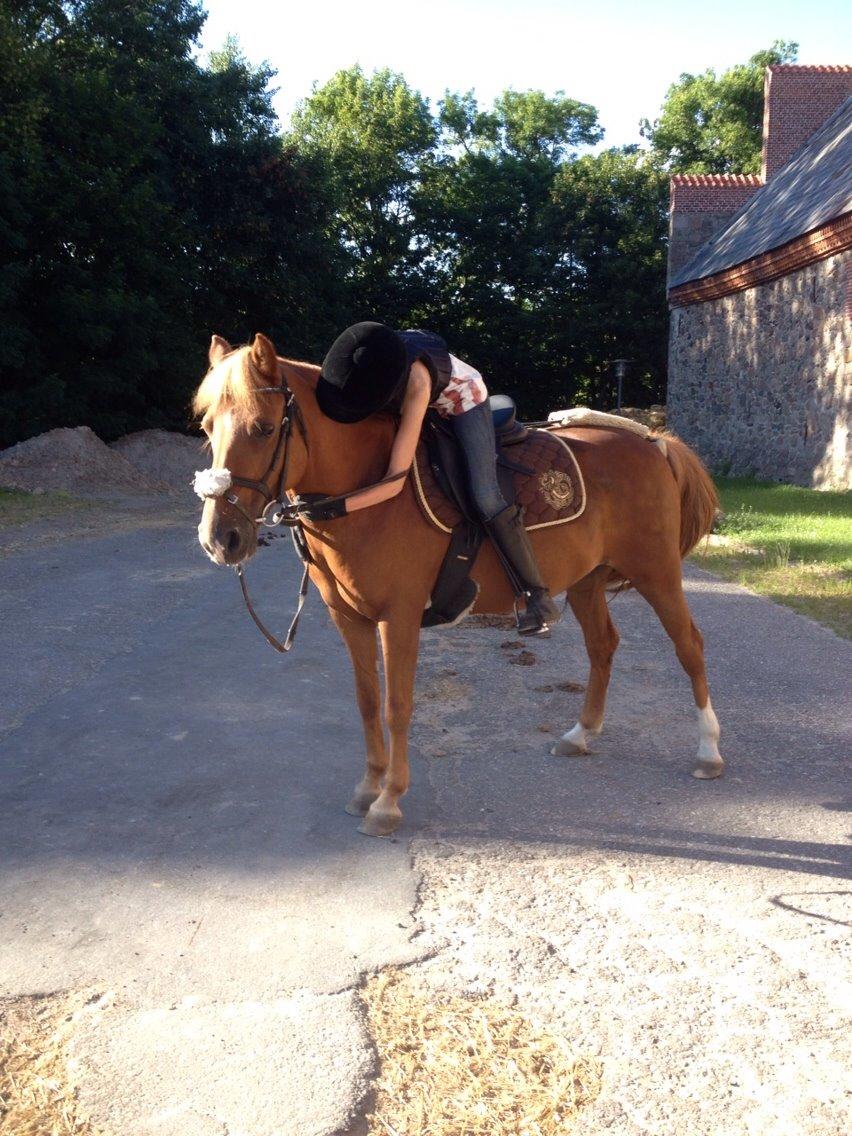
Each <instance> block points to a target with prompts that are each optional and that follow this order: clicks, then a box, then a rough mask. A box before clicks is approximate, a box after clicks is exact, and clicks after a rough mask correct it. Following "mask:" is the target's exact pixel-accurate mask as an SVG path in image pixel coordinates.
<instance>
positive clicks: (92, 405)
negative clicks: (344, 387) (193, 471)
mask: <svg viewBox="0 0 852 1136" xmlns="http://www.w3.org/2000/svg"><path fill="white" fill-rule="evenodd" d="M203 19H204V16H203V12H202V10H201V7H200V5H199V4H196V3H193V2H191V0H141V2H139V3H134V4H121V5H116V4H114V3H111V2H110V0H77V2H74V3H67V2H66V3H58V2H54V3H51V2H48V0H36V2H33V0H29V2H27V3H23V4H19V5H17V6H15V8H14V10H13V9H11V8H10V7H8V6H4V7H3V8H2V10H0V62H2V64H3V66H2V67H0V107H2V108H3V110H2V111H0V243H2V249H0V252H2V254H3V256H2V269H0V321H2V329H0V330H2V334H0V365H2V368H3V389H2V392H0V400H2V401H0V409H2V432H0V445H3V444H8V443H10V442H12V441H15V440H17V439H18V438H20V437H24V436H27V435H28V434H32V433H34V432H37V431H39V430H43V429H47V428H49V427H51V426H57V425H76V424H79V423H86V424H89V425H91V426H92V427H93V428H95V429H96V430H98V432H100V433H102V434H103V435H104V436H105V437H112V436H115V435H116V434H118V433H122V432H124V431H125V430H129V429H133V428H137V427H140V426H146V425H148V426H150V425H168V426H178V427H180V426H182V425H184V424H185V423H186V420H187V419H186V416H187V411H186V404H187V398H188V394H189V392H190V390H191V388H192V386H193V385H194V384H195V382H197V379H198V376H199V372H200V371H201V369H202V368H203V365H204V359H205V351H206V344H207V341H208V339H209V335H210V332H211V331H212V330H217V331H222V332H224V333H225V334H228V335H229V336H231V337H233V338H235V339H241V338H246V337H247V336H248V334H249V333H250V332H251V331H253V330H256V329H257V328H259V327H263V328H264V329H265V330H268V331H270V332H271V333H272V334H274V335H276V336H277V337H278V339H279V341H280V342H281V344H282V349H284V350H288V351H292V352H293V353H306V354H308V353H309V354H315V353H316V352H317V351H318V349H319V346H320V341H325V340H326V339H327V336H328V335H329V334H330V333H331V329H332V328H333V327H334V326H335V325H336V323H337V321H338V318H339V313H338V311H337V308H336V307H335V303H336V301H335V299H334V297H332V296H329V295H328V289H327V287H326V285H325V283H324V281H323V271H324V270H325V269H326V268H327V267H328V266H329V265H332V271H333V265H334V262H335V257H336V256H337V255H338V254H337V250H336V247H335V245H334V244H333V242H331V241H330V240H329V239H328V238H327V237H326V236H325V235H324V232H323V229H324V221H325V213H326V211H327V210H326V206H325V205H324V198H323V191H322V186H321V184H319V179H320V176H321V172H320V171H318V170H313V169H311V168H310V167H309V165H308V164H307V163H306V162H304V161H303V160H302V159H301V158H300V157H298V156H297V155H295V154H294V153H293V152H292V151H289V152H288V151H283V152H282V148H281V143H280V139H279V138H278V136H277V132H276V128H277V123H276V119H275V115H274V113H273V110H272V107H271V102H270V92H269V88H268V83H269V80H270V79H271V72H270V71H269V69H268V68H266V67H265V66H261V67H259V68H252V67H250V66H249V65H248V64H247V63H246V61H245V60H244V59H243V58H242V56H241V55H240V53H239V51H238V48H237V46H236V45H235V44H234V43H230V44H227V45H226V47H225V49H224V50H223V51H222V52H220V53H217V54H214V56H213V58H212V60H211V64H210V67H209V68H204V67H202V66H200V65H199V63H198V62H197V61H196V59H195V58H194V56H193V48H194V46H195V43H196V42H197V37H198V35H199V32H200V30H201V27H202V24H203Z"/></svg>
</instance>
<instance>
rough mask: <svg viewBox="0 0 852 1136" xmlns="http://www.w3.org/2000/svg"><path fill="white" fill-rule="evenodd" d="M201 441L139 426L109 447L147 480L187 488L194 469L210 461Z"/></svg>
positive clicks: (178, 488)
mask: <svg viewBox="0 0 852 1136" xmlns="http://www.w3.org/2000/svg"><path fill="white" fill-rule="evenodd" d="M202 445H203V439H201V438H200V437H195V438H188V437H187V436H186V435H185V434H176V433H174V432H172V431H170V430H139V431H138V432H137V433H136V434H125V436H124V437H123V438H119V439H118V441H117V442H113V443H112V445H111V446H110V449H111V450H113V451H114V452H115V453H117V454H120V455H121V456H122V457H123V458H124V459H126V460H127V461H129V462H130V463H131V465H133V466H135V467H136V469H138V470H139V472H140V473H141V474H142V476H143V477H144V478H145V479H146V480H147V481H149V482H151V483H155V482H156V483H157V484H158V485H165V486H168V488H170V489H173V490H175V491H177V492H190V491H191V486H192V479H193V476H194V474H195V471H196V470H197V469H206V468H207V467H208V466H209V465H210V455H209V454H208V453H207V452H206V451H205V450H203V449H202Z"/></svg>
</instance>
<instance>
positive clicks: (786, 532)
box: [692, 477, 852, 639]
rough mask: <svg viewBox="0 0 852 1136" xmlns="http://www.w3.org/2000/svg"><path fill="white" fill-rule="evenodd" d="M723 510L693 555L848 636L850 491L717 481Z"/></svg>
mask: <svg viewBox="0 0 852 1136" xmlns="http://www.w3.org/2000/svg"><path fill="white" fill-rule="evenodd" d="M716 486H717V488H718V490H719V498H720V500H721V504H722V511H723V512H724V514H725V518H724V520H723V522H722V523H721V525H720V526H719V531H718V535H717V536H716V537H711V538H710V541H709V542H708V543H707V544H706V545H705V543H704V542H702V544H700V545H699V546H698V548H697V549H696V551H695V552H694V553H693V557H692V558H693V560H694V561H695V562H696V563H697V564H698V565H699V566H700V567H702V568H707V569H708V570H709V571H711V572H715V573H716V574H717V575H719V576H722V577H723V578H724V579H726V580H733V581H734V582H735V583H738V584H743V585H744V586H745V587H747V588H751V589H752V590H753V591H755V592H760V593H761V594H762V595H765V596H768V597H769V598H770V599H773V600H775V601H777V602H778V603H783V604H785V605H786V606H787V607H791V608H793V610H794V611H798V612H801V613H802V614H803V615H807V616H810V617H811V619H815V620H817V622H819V623H822V624H824V625H825V626H826V627H830V628H832V630H834V631H836V632H837V633H838V635H842V636H844V637H845V638H847V639H852V493H850V492H845V493H844V492H820V491H818V490H816V489H803V488H801V487H800V486H796V485H776V484H775V483H774V482H761V481H755V480H753V479H752V478H745V477H736V478H719V479H717V481H716Z"/></svg>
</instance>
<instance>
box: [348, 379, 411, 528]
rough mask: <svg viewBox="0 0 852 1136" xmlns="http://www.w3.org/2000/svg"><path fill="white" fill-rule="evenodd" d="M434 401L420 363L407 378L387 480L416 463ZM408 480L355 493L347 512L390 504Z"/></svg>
mask: <svg viewBox="0 0 852 1136" xmlns="http://www.w3.org/2000/svg"><path fill="white" fill-rule="evenodd" d="M431 397H432V380H431V378H430V377H429V372H428V371H427V369H426V367H425V366H424V365H423V363H421V362H420V361H419V360H417V361H416V362H414V363H412V364H411V371H410V372H409V376H408V386H407V387H406V391H405V399H404V400H403V403H402V417H401V418H400V423H399V429H398V430H397V432H396V437H395V438H394V443H393V449H392V450H391V456H390V462H389V464H388V469H387V473H386V474H385V476H386V477H392V476H393V474H395V473H403V472H405V473H407V472H408V471H409V469H411V464H412V462H413V461H414V452H415V450H416V449H417V442H418V440H419V438H420V431H421V429H422V428H423V417H424V415H425V414H426V410H427V408H428V406H429V402H430V400H431ZM403 485H405V478H404V477H400V478H398V479H397V480H396V481H391V482H389V483H388V484H387V485H379V486H376V487H374V488H372V489H365V490H364V492H363V493H356V494H355V496H354V497H350V498H349V499H348V500H347V502H346V512H347V513H352V512H354V511H355V510H356V509H365V508H366V507H367V506H368V505H378V504H379V502H380V501H387V500H389V499H390V498H391V497H396V495H397V494H398V493H401V492H402V487H403Z"/></svg>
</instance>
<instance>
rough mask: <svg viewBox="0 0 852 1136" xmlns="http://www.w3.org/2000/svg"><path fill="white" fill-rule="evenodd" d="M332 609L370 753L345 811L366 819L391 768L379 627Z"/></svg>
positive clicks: (354, 614)
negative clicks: (352, 676)
mask: <svg viewBox="0 0 852 1136" xmlns="http://www.w3.org/2000/svg"><path fill="white" fill-rule="evenodd" d="M329 610H330V611H331V618H332V619H333V620H334V622H335V623H336V624H337V629H338V630H339V632H340V634H341V636H342V637H343V641H344V643H345V644H346V647H347V650H348V651H349V657H350V658H351V660H352V670H353V672H354V674H355V696H356V698H357V700H358V709H359V710H360V711H361V724H362V726H363V727H364V744H365V747H366V750H367V766H366V768H365V770H364V777H363V779H362V780H361V781H360V782H359V783H358V785H356V786H355V795H354V796H353V798H352V800H351V801H350V802H349V804H348V805H347V806H346V811H347V812H348V813H350V814H351V815H352V816H364V815H365V813H366V812H367V810H368V809H369V807H370V805H372V803H373V801H375V799H376V797H378V795H379V793H380V792H381V788H382V778H383V777H384V775H385V771H386V769H387V767H388V754H387V749H386V748H385V736H384V730H383V729H382V714H381V692H380V689H379V671H378V667H377V665H376V662H377V652H376V625H375V623H373V622H372V621H371V620H369V619H365V618H364V617H363V616H360V615H358V614H357V612H352V614H351V615H349V614H346V613H344V612H340V611H337V610H335V609H334V608H330V609H329Z"/></svg>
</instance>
